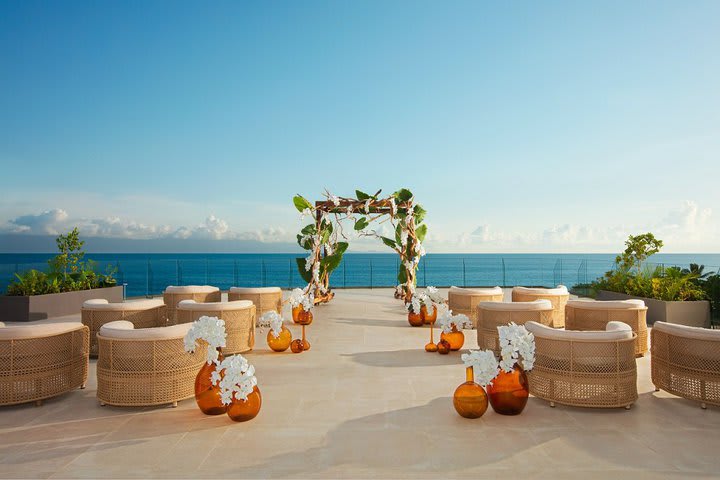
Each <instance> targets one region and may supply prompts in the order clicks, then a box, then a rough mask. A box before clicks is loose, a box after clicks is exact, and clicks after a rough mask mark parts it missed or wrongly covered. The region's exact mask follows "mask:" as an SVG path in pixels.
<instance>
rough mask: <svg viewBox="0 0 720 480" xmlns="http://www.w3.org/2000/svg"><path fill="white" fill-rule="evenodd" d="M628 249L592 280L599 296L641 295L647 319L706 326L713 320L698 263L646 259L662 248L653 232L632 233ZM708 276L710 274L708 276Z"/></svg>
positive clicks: (622, 296) (615, 297)
mask: <svg viewBox="0 0 720 480" xmlns="http://www.w3.org/2000/svg"><path fill="white" fill-rule="evenodd" d="M625 246H626V248H625V251H624V252H623V253H622V254H620V255H618V256H617V257H616V258H615V267H614V268H613V269H612V270H610V271H609V272H606V273H605V275H604V276H603V277H601V278H599V279H598V280H596V281H595V282H593V283H592V289H593V292H594V293H595V295H596V297H597V299H598V300H624V299H628V298H639V299H642V300H643V301H645V304H646V305H647V306H648V316H647V318H648V323H651V324H652V323H655V322H656V321H663V322H670V323H680V324H684V325H692V326H699V327H707V326H709V323H710V304H709V302H708V301H707V298H708V295H707V292H706V291H705V289H703V286H702V285H701V284H700V281H702V282H705V281H706V280H704V279H702V277H703V276H705V274H704V272H703V271H702V269H701V268H700V267H699V266H698V265H695V266H694V270H693V267H692V266H691V268H690V269H687V270H682V269H680V268H679V267H667V268H665V267H664V266H661V265H654V266H653V265H650V264H647V263H646V260H647V259H648V258H649V257H650V256H651V255H654V254H656V253H658V252H659V251H660V249H661V248H662V246H663V242H662V240H659V239H657V238H655V236H654V235H653V234H652V233H644V234H641V235H637V236H633V235H630V237H629V238H628V240H627V241H626V242H625ZM708 278H709V277H708Z"/></svg>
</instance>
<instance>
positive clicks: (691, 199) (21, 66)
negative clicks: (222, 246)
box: [0, 1, 720, 252]
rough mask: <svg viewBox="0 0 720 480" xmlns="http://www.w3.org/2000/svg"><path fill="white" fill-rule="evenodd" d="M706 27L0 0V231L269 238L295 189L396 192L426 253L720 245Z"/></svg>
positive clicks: (488, 14)
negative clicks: (422, 236)
mask: <svg viewBox="0 0 720 480" xmlns="http://www.w3.org/2000/svg"><path fill="white" fill-rule="evenodd" d="M718 18H720V2H716V1H709V2H702V1H693V2H680V1H676V2H641V1H635V2H613V1H603V2H576V1H571V2H559V1H549V2H512V1H510V2H436V1H435V2H423V1H413V2H372V1H362V2H340V1H329V2H306V1H305V2H301V1H293V2H290V1H287V2H212V3H210V2H177V1H173V2H160V1H155V2H130V1H127V2H61V1H58V2H45V1H40V2H32V1H22V2H20V1H13V2H6V1H0V71H1V72H2V74H1V75H0V164H1V165H2V175H1V176H0V196H2V202H0V231H1V232H5V233H8V232H12V233H15V234H29V233H36V234H55V233H56V232H59V231H62V230H63V229H66V228H68V227H69V226H71V225H81V227H82V230H83V232H84V233H85V234H86V235H88V236H93V235H97V236H111V237H120V238H164V237H167V236H180V237H196V238H207V241H208V242H212V241H213V240H215V239H225V240H227V239H235V238H237V239H242V240H250V241H257V242H260V243H261V244H263V245H264V246H265V248H266V249H267V250H268V251H275V250H276V249H277V245H279V244H283V243H284V242H287V241H288V240H289V239H290V240H291V239H292V238H293V237H294V234H295V231H296V230H297V229H298V228H299V227H300V226H301V224H300V221H299V219H298V216H297V212H296V211H295V210H294V209H293V207H292V203H291V197H292V196H293V195H294V194H295V193H302V194H304V195H306V196H307V197H309V198H313V197H317V198H319V194H320V192H322V191H323V190H324V189H325V188H328V189H329V190H331V191H332V192H334V193H337V194H339V195H344V194H350V193H351V192H353V191H354V190H355V188H360V189H364V190H368V191H370V190H372V191H375V190H377V189H379V188H383V189H384V190H385V191H387V192H392V191H394V190H395V189H397V188H399V187H408V188H410V189H412V190H413V191H414V192H415V194H416V197H417V200H418V201H420V202H421V203H423V204H424V206H425V207H426V208H427V210H428V212H429V213H428V223H429V225H430V234H429V236H428V240H427V246H428V251H431V252H433V251H434V252H443V251H459V252H525V251H529V252H546V251H547V252H605V251H617V250H619V249H620V247H621V246H622V242H623V239H624V238H625V237H626V236H627V235H628V234H629V233H639V232H641V231H647V230H651V231H654V232H655V233H656V234H657V235H658V236H659V237H661V238H664V239H665V243H666V249H665V251H667V252H718V251H720V248H719V247H718V242H717V238H718V234H720V221H719V220H718V218H717V216H718V214H719V213H718V210H719V207H720V153H719V152H720V87H718V85H720V56H719V55H718V54H717V51H718V47H720V29H718V28H717V19H718ZM274 244H275V245H274ZM285 244H286V243H285ZM356 245H357V247H356V248H357V249H358V250H363V249H372V250H381V249H382V247H378V246H377V245H375V244H370V243H367V242H357V243H356Z"/></svg>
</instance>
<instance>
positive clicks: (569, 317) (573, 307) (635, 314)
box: [565, 300, 648, 357]
mask: <svg viewBox="0 0 720 480" xmlns="http://www.w3.org/2000/svg"><path fill="white" fill-rule="evenodd" d="M646 316H647V307H646V306H645V302H643V301H642V300H619V301H592V300H570V301H568V303H567V305H565V328H567V329H568V330H604V329H605V326H606V325H607V324H608V322H623V323H627V324H628V325H630V328H632V330H633V332H635V333H636V334H637V339H636V341H635V355H636V356H638V357H642V356H644V355H645V354H646V353H647V351H648V328H647V320H646Z"/></svg>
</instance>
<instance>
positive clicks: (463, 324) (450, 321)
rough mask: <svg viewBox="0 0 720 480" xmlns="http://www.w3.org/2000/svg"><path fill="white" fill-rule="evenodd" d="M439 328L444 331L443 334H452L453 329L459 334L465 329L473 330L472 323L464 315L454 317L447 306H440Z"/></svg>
mask: <svg viewBox="0 0 720 480" xmlns="http://www.w3.org/2000/svg"><path fill="white" fill-rule="evenodd" d="M437 322H438V326H439V327H440V328H441V329H442V331H443V333H450V332H452V331H453V328H454V329H455V330H457V331H458V332H460V331H462V329H463V328H472V322H471V321H470V319H469V318H468V317H467V315H464V314H462V313H459V314H457V315H453V313H452V310H450V309H449V308H448V307H447V305H438V319H437Z"/></svg>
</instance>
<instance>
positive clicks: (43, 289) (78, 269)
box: [7, 228, 117, 296]
mask: <svg viewBox="0 0 720 480" xmlns="http://www.w3.org/2000/svg"><path fill="white" fill-rule="evenodd" d="M55 241H56V243H57V246H58V250H60V253H59V254H58V255H56V256H55V257H53V258H51V259H50V260H48V265H49V271H48V273H45V272H41V271H39V270H28V271H26V272H22V273H16V274H15V278H16V279H15V280H14V281H13V282H12V283H10V285H8V289H7V294H8V295H21V296H30V295H44V294H47V293H60V292H74V291H78V290H90V289H92V288H101V287H111V286H113V285H115V284H116V283H117V282H116V280H115V278H114V277H113V275H115V272H116V271H117V269H116V268H115V267H112V266H108V268H107V270H106V272H105V274H99V273H97V272H96V271H95V262H93V261H92V260H88V261H86V262H83V261H82V259H83V257H84V256H85V252H83V251H82V247H83V245H84V244H85V242H84V241H81V240H80V232H79V231H78V229H77V228H74V229H73V230H72V231H71V232H69V233H68V234H67V235H60V236H58V237H57V239H56V240H55Z"/></svg>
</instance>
